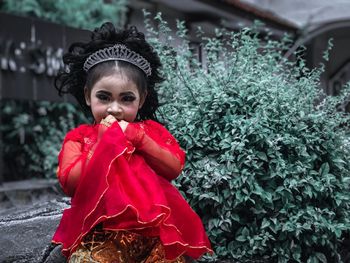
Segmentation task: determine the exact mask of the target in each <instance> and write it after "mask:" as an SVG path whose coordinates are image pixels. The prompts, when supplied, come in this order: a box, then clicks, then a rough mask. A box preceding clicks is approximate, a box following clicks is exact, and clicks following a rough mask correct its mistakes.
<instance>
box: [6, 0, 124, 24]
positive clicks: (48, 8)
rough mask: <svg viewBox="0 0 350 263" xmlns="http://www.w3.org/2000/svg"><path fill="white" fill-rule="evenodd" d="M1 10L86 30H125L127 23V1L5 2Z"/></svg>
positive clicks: (44, 0) (10, 0)
mask: <svg viewBox="0 0 350 263" xmlns="http://www.w3.org/2000/svg"><path fill="white" fill-rule="evenodd" d="M2 2H3V3H1V2H0V10H2V11H5V12H9V13H13V14H17V15H26V16H32V17H37V18H42V19H46V20H48V21H51V22H54V23H59V24H64V25H68V26H72V27H77V28H83V29H90V30H91V29H94V28H95V27H99V26H100V25H101V23H102V22H104V21H105V22H106V21H112V22H113V23H115V24H116V25H119V26H122V25H124V23H125V20H126V16H125V14H126V12H127V6H126V4H127V0H111V1H108V3H107V1H103V0H98V1H96V0H94V1H90V0H79V1H77V0H73V1H66V0H21V1H13V0H4V1H2Z"/></svg>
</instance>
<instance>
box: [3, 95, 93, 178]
mask: <svg viewBox="0 0 350 263" xmlns="http://www.w3.org/2000/svg"><path fill="white" fill-rule="evenodd" d="M0 110H1V112H2V125H1V132H2V138H3V154H4V161H5V168H6V169H5V171H4V173H5V176H4V177H5V179H6V180H7V181H12V180H19V179H29V178H32V177H46V178H55V176H56V175H55V172H56V168H57V156H58V152H59V150H60V149H61V146H62V141H63V138H64V136H65V134H66V133H67V132H68V131H69V130H70V129H72V128H74V127H76V126H78V125H79V124H80V123H87V122H88V120H87V119H86V118H85V117H84V116H83V114H82V113H81V110H80V109H79V108H77V106H75V105H72V104H70V103H58V102H48V101H39V102H35V101H16V100H3V101H2V102H1V107H0Z"/></svg>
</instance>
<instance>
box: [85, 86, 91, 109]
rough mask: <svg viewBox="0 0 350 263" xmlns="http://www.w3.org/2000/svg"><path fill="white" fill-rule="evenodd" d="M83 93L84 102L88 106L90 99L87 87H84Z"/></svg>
mask: <svg viewBox="0 0 350 263" xmlns="http://www.w3.org/2000/svg"><path fill="white" fill-rule="evenodd" d="M84 95H85V102H86V105H88V106H90V105H91V101H90V91H89V89H88V88H87V87H85V88H84Z"/></svg>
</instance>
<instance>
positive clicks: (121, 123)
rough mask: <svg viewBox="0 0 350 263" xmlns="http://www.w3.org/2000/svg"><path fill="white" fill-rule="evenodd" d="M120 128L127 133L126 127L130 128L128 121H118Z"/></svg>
mask: <svg viewBox="0 0 350 263" xmlns="http://www.w3.org/2000/svg"><path fill="white" fill-rule="evenodd" d="M118 123H119V126H120V128H121V129H122V131H123V132H125V130H126V127H128V125H129V123H128V122H127V121H124V120H121V121H118Z"/></svg>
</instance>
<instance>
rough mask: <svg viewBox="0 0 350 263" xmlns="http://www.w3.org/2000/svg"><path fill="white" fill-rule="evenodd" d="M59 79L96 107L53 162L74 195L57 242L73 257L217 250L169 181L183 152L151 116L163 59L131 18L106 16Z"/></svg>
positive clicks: (172, 256) (122, 258) (121, 258)
mask: <svg viewBox="0 0 350 263" xmlns="http://www.w3.org/2000/svg"><path fill="white" fill-rule="evenodd" d="M64 62H65V63H66V64H67V65H68V68H69V71H68V72H66V73H61V74H60V75H59V76H58V77H57V79H56V82H55V85H56V88H57V89H58V90H59V92H60V94H62V93H65V92H66V93H71V94H73V95H74V96H75V97H76V99H77V100H78V102H79V103H80V105H81V106H82V107H83V109H84V110H85V111H86V112H88V113H91V114H92V116H93V118H94V120H95V122H94V124H93V125H81V126H79V127H78V128H76V129H73V130H72V131H70V132H69V133H68V134H67V135H66V137H65V139H64V142H63V146H62V150H61V152H60V154H59V167H58V171H57V175H58V179H59V182H60V184H61V186H62V188H63V190H64V192H65V193H66V194H67V195H69V196H71V197H72V200H71V207H70V208H69V209H66V210H65V211H64V213H63V216H62V219H61V222H60V224H59V226H58V229H57V231H56V233H55V235H54V237H53V242H54V243H57V244H61V245H62V252H63V254H64V255H65V256H67V257H68V258H69V262H126V263H129V262H130V263H132V262H147V263H149V262H185V259H184V256H185V255H186V256H189V257H192V258H199V257H200V256H201V255H202V254H203V253H206V252H212V250H211V248H210V243H209V241H208V238H207V236H206V234H205V231H204V229H203V225H202V223H201V221H200V219H199V217H198V216H197V215H196V214H195V212H194V211H193V210H192V209H191V208H190V206H189V205H188V204H187V203H186V201H185V200H184V199H183V197H182V196H181V195H180V194H179V192H178V190H177V189H176V188H175V187H173V186H172V185H171V183H170V181H171V180H173V179H175V178H176V177H177V176H178V175H179V174H180V172H181V170H182V168H183V166H184V160H185V154H184V152H183V151H182V150H181V149H180V147H179V145H178V143H177V141H176V140H175V139H174V138H173V136H172V135H171V134H170V133H169V132H168V131H167V130H166V129H165V128H164V127H163V126H162V125H160V124H159V123H157V122H156V121H155V119H156V118H155V111H156V110H157V107H158V99H157V93H156V91H155V89H154V87H155V84H156V83H159V82H161V78H160V76H159V72H158V69H159V67H160V61H159V58H158V55H157V54H156V53H155V51H154V50H153V49H152V47H151V46H150V45H149V44H148V43H147V42H146V41H145V38H144V35H143V34H142V33H140V32H138V31H137V29H136V28H135V27H132V28H130V29H128V30H124V31H118V30H116V29H115V28H114V26H113V25H112V24H111V23H105V24H103V25H102V26H101V28H99V29H96V30H95V31H94V32H93V33H92V37H91V41H90V42H88V43H75V44H73V45H72V46H71V47H70V49H69V51H68V53H67V54H66V55H65V56H64Z"/></svg>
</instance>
